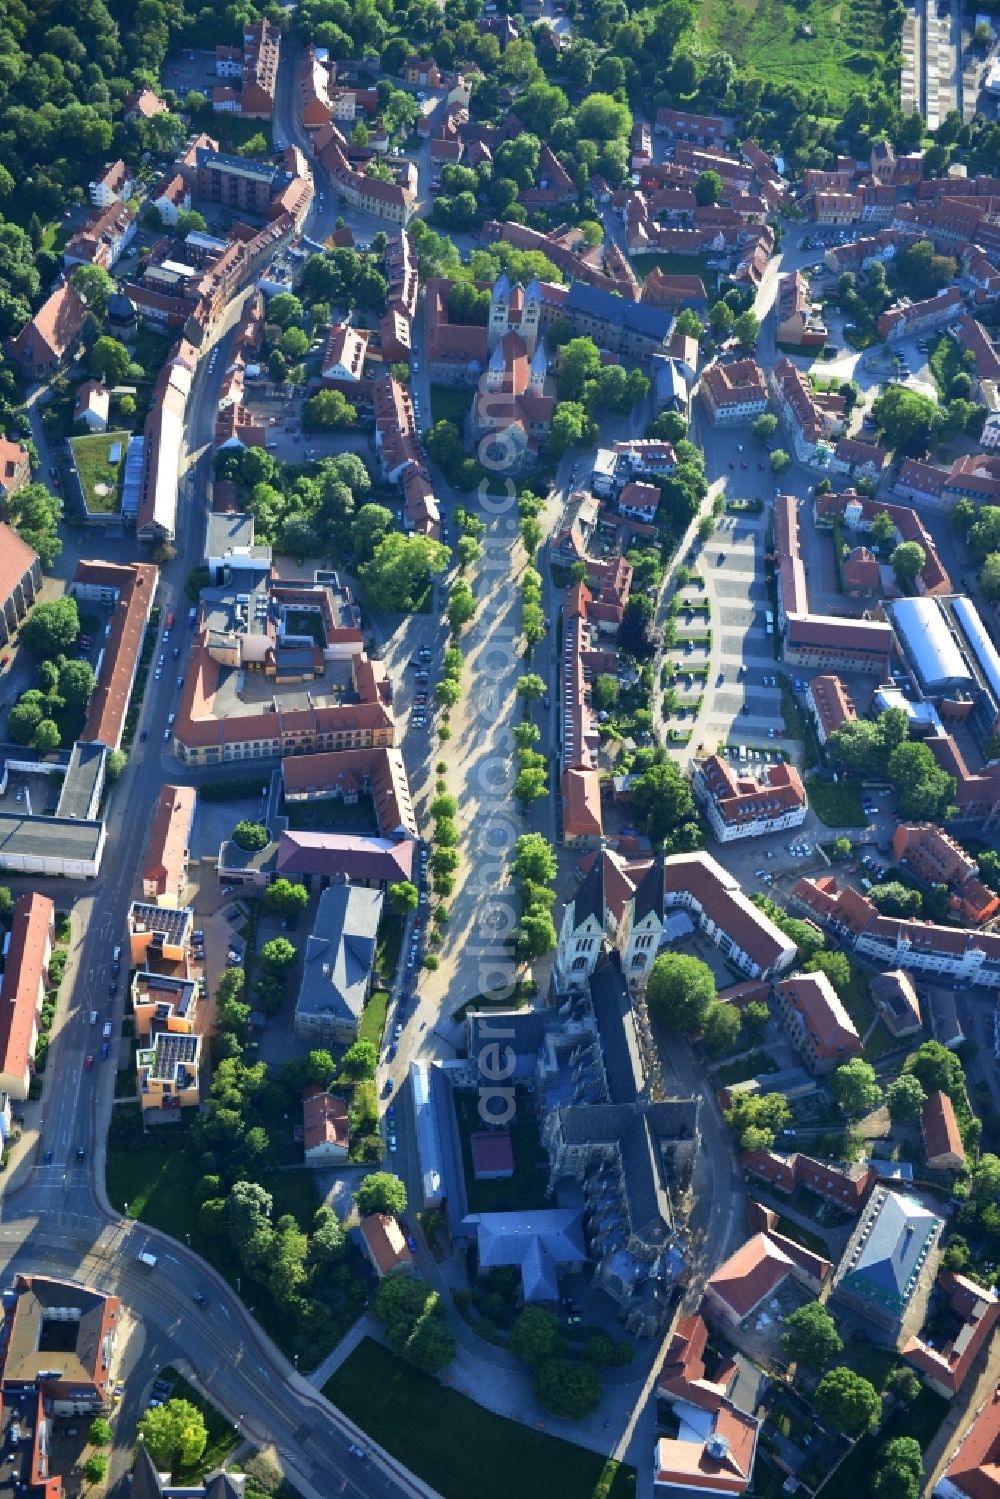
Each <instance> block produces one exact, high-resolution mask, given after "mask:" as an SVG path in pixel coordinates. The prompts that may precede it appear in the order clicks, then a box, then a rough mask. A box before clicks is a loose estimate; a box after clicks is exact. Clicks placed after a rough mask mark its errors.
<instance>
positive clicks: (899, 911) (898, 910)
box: [868, 880, 923, 917]
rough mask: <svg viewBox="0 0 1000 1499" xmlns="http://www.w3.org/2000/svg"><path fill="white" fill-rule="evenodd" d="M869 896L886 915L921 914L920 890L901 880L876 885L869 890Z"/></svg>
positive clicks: (907, 915) (906, 915)
mask: <svg viewBox="0 0 1000 1499" xmlns="http://www.w3.org/2000/svg"><path fill="white" fill-rule="evenodd" d="M868 897H869V899H870V900H872V901H874V903H875V905H876V906H878V908H879V910H880V911H881V912H882V913H883V915H885V916H905V917H910V916H919V915H920V911H921V908H922V906H923V901H922V899H921V895H920V891H919V890H914V889H913V888H912V886H910V885H904V884H902V882H901V881H899V880H889V881H887V882H886V883H885V884H883V885H874V886H873V887H872V889H871V890H869V892H868Z"/></svg>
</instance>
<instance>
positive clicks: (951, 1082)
mask: <svg viewBox="0 0 1000 1499" xmlns="http://www.w3.org/2000/svg"><path fill="white" fill-rule="evenodd" d="M901 1070H902V1072H903V1073H912V1075H913V1076H914V1077H916V1078H918V1079H919V1081H920V1085H921V1087H922V1088H923V1090H924V1092H925V1093H928V1094H929V1093H937V1092H938V1091H940V1092H942V1093H947V1095H948V1097H949V1098H950V1099H951V1101H952V1103H958V1102H961V1099H962V1095H963V1093H964V1091H965V1071H964V1069H963V1067H962V1064H961V1062H960V1061H959V1059H958V1057H957V1056H956V1055H955V1053H954V1052H953V1051H949V1050H948V1048H947V1046H942V1045H941V1042H940V1041H923V1042H921V1044H920V1045H919V1046H918V1047H917V1049H916V1051H911V1052H910V1054H909V1056H908V1057H907V1058H906V1060H905V1062H904V1063H903V1066H902V1069H901Z"/></svg>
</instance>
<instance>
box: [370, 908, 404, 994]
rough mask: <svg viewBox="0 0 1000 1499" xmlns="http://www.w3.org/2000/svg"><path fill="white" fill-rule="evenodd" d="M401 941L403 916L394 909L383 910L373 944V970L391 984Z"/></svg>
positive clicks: (397, 964)
mask: <svg viewBox="0 0 1000 1499" xmlns="http://www.w3.org/2000/svg"><path fill="white" fill-rule="evenodd" d="M402 942H403V918H402V916H397V914H396V912H395V911H389V910H387V911H384V912H383V915H382V920H381V921H380V922H379V928H378V940H377V941H376V944H375V972H376V973H377V974H381V975H382V977H383V979H384V980H385V981H386V983H388V984H391V983H392V982H393V980H394V979H395V977H396V969H397V968H398V967H399V949H400V947H401V945H402Z"/></svg>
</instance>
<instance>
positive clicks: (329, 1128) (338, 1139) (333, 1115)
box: [302, 1084, 349, 1155]
mask: <svg viewBox="0 0 1000 1499" xmlns="http://www.w3.org/2000/svg"><path fill="white" fill-rule="evenodd" d="M348 1134H349V1129H348V1114H347V1104H346V1103H345V1102H344V1100H343V1099H342V1098H338V1096H337V1095H336V1094H335V1093H326V1092H324V1090H323V1089H322V1088H319V1087H317V1086H316V1085H315V1084H313V1085H312V1086H310V1087H308V1088H305V1089H304V1090H303V1093H302V1148H303V1150H304V1151H305V1152H306V1154H307V1155H308V1153H309V1151H310V1150H316V1149H317V1147H318V1146H321V1145H339V1146H341V1147H342V1148H343V1149H344V1150H346V1149H347V1144H348Z"/></svg>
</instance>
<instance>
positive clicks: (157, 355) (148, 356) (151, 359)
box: [135, 115, 222, 603]
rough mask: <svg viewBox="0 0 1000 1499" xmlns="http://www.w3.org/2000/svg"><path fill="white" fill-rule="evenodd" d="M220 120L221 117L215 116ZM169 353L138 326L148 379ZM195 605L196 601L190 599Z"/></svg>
mask: <svg viewBox="0 0 1000 1499" xmlns="http://www.w3.org/2000/svg"><path fill="white" fill-rule="evenodd" d="M217 118H218V119H220V120H221V118H222V116H221V115H219V116H217ZM169 353H170V339H169V338H167V336H166V334H164V333H157V332H156V330H155V329H153V328H147V327H146V326H145V325H144V324H140V326H139V332H138V334H137V335H136V340H135V362H136V364H141V365H142V367H143V369H144V370H145V371H146V374H147V375H148V376H149V378H150V379H155V377H156V376H157V375H158V374H159V372H160V369H161V368H162V366H163V365H164V363H165V362H166V358H167V355H168V354H169ZM191 602H192V603H197V599H192V600H191Z"/></svg>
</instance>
